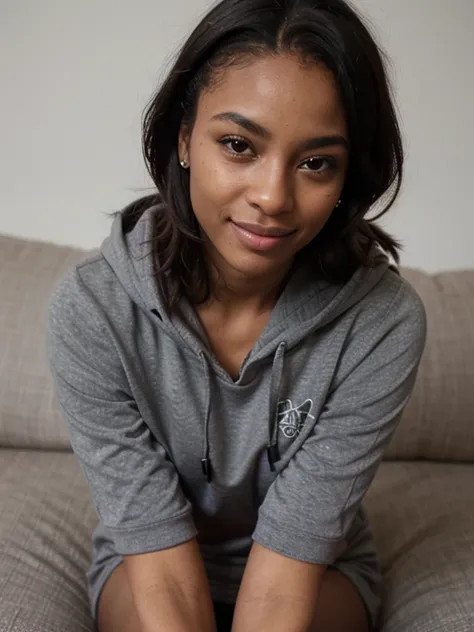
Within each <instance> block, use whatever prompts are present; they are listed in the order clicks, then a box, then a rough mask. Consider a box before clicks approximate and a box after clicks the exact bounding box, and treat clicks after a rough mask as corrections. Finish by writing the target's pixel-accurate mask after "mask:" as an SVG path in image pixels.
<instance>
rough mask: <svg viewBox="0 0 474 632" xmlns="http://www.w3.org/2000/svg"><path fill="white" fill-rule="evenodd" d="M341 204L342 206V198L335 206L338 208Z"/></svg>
mask: <svg viewBox="0 0 474 632" xmlns="http://www.w3.org/2000/svg"><path fill="white" fill-rule="evenodd" d="M339 206H341V200H339V202H338V203H337V204H336V206H335V207H334V208H338V207H339Z"/></svg>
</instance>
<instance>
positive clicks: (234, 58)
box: [122, 0, 404, 311]
mask: <svg viewBox="0 0 474 632" xmlns="http://www.w3.org/2000/svg"><path fill="white" fill-rule="evenodd" d="M285 53H286V54H292V55H296V56H297V57H298V58H299V59H300V60H301V61H302V63H310V64H311V63H315V64H322V65H324V66H325V67H326V68H327V69H329V70H330V71H331V72H332V74H333V76H334V77H335V80H336V85H337V87H338V90H339V93H340V98H341V102H342V104H343V107H344V111H345V116H346V121H347V129H348V135H349V144H350V155H349V164H348V171H347V177H346V180H345V184H344V189H343V192H342V197H341V204H340V206H339V207H338V208H336V209H335V210H334V211H333V213H332V214H331V216H330V218H329V219H328V221H327V222H326V224H325V225H324V227H323V229H322V230H321V231H320V232H319V234H318V235H317V236H316V237H315V238H314V239H313V240H312V241H311V242H310V244H308V245H307V246H306V247H305V248H304V249H303V251H301V252H300V253H298V256H300V257H304V256H307V257H309V258H311V259H312V261H313V263H314V274H315V275H318V276H319V277H320V278H324V279H326V280H328V281H329V282H332V283H344V282H346V281H347V280H348V279H349V278H350V276H351V275H352V274H353V273H354V272H355V270H356V269H357V268H358V267H359V266H360V265H367V266H369V267H372V266H374V265H376V263H377V258H376V259H374V258H371V256H370V254H369V252H370V251H371V247H372V245H373V243H374V242H377V243H378V244H379V245H380V247H381V248H382V249H383V250H384V251H385V252H386V253H388V254H390V255H391V256H392V257H393V259H394V260H395V262H396V263H399V260H400V258H399V254H398V250H399V249H401V248H402V246H401V243H400V242H399V241H397V240H396V239H395V238H393V237H392V236H390V235H389V234H388V233H387V232H385V231H384V230H383V229H382V228H381V227H380V226H377V225H376V224H375V221H376V220H377V219H379V218H380V217H381V216H382V215H384V214H385V213H386V212H387V211H388V210H389V208H390V207H391V206H392V204H393V202H394V201H395V199H396V197H397V195H398V193H399V190H400V185H401V179H402V171H403V157H404V156H403V145H402V139H401V134H400V128H399V124H398V121H397V116H396V112H395V107H394V103H393V98H392V93H391V87H390V83H389V79H388V76H387V68H386V63H387V60H386V57H385V54H384V53H383V51H382V50H381V49H380V48H379V46H378V45H377V43H376V42H375V40H374V38H373V36H372V35H371V33H370V31H369V29H368V27H367V26H366V25H365V23H364V21H363V20H362V18H361V17H360V16H359V15H358V14H357V12H356V11H355V9H354V8H352V7H351V6H350V5H349V4H348V3H347V2H345V1H344V0H222V1H221V2H219V3H218V4H217V5H216V6H214V7H213V8H212V9H211V10H210V11H209V12H208V13H207V14H206V15H205V16H204V17H203V18H202V20H201V21H200V23H199V24H198V25H197V27H196V28H195V29H194V31H193V32H192V33H191V35H190V36H189V37H188V39H187V40H186V42H185V43H184V45H183V46H182V48H181V50H180V52H179V54H178V55H177V58H176V61H175V63H174V65H173V67H172V68H171V70H170V72H169V73H168V75H167V77H166V79H165V80H164V82H163V83H162V85H161V86H160V87H159V89H158V91H157V93H156V94H155V96H154V97H153V98H152V100H151V101H150V103H149V104H148V106H147V108H146V111H145V113H144V117H143V138H142V141H143V153H144V158H145V161H146V165H147V168H148V171H149V173H150V175H151V177H152V179H153V182H154V184H155V186H156V189H157V192H156V193H155V194H152V195H150V196H147V197H145V198H141V199H140V200H137V201H136V202H134V203H132V204H130V205H129V206H128V207H127V208H126V209H125V210H124V211H122V213H123V216H124V223H125V226H126V230H127V229H131V227H132V226H133V225H134V224H135V223H136V221H137V219H138V218H139V217H140V216H141V214H142V213H143V212H144V210H145V209H146V208H147V207H149V206H150V205H152V204H155V203H161V210H160V212H159V213H157V216H156V217H157V221H156V234H155V236H154V238H153V242H152V254H153V260H154V269H155V273H156V278H157V282H158V284H159V286H160V290H161V293H162V295H163V298H164V301H165V305H166V308H167V309H168V310H169V311H172V310H173V309H174V308H175V307H176V305H177V302H178V300H179V297H180V296H182V295H186V296H187V297H188V298H189V300H190V301H191V302H194V303H200V302H203V301H205V300H206V299H207V298H208V296H209V279H208V269H207V264H206V261H205V259H204V256H203V245H202V243H203V242H202V238H201V235H200V228H199V225H198V222H197V219H196V217H195V215H194V212H193V209H192V205H191V199H190V190H189V189H190V187H189V178H190V176H189V172H188V171H187V170H185V169H183V168H182V167H181V166H180V164H179V156H178V136H179V131H180V127H181V124H186V125H187V126H189V129H190V130H191V131H192V128H193V124H194V122H195V119H196V112H197V104H198V100H199V96H200V94H201V92H202V91H203V90H206V89H210V88H212V87H213V86H214V85H215V84H216V82H218V80H219V78H220V77H221V76H222V73H223V72H224V71H225V69H227V68H229V67H231V66H233V65H236V64H242V63H243V64H245V63H246V62H248V61H249V59H250V60H251V59H252V58H255V57H258V56H261V55H268V54H271V55H278V54H285ZM376 202H380V203H381V206H382V209H381V211H380V212H379V213H378V214H377V215H376V216H374V217H371V218H366V217H365V216H366V215H367V213H368V211H369V210H370V209H372V208H373V207H374V204H375V203H376ZM127 227H128V228H127Z"/></svg>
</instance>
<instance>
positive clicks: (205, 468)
mask: <svg viewBox="0 0 474 632" xmlns="http://www.w3.org/2000/svg"><path fill="white" fill-rule="evenodd" d="M200 357H201V362H202V364H203V368H204V375H205V377H206V416H205V418H204V450H203V455H202V459H201V465H202V472H203V474H204V476H205V477H206V480H207V482H208V483H210V482H211V481H212V464H211V459H210V458H209V419H210V417H211V371H210V368H209V363H208V361H207V358H206V356H205V354H204V353H203V352H201V353H200Z"/></svg>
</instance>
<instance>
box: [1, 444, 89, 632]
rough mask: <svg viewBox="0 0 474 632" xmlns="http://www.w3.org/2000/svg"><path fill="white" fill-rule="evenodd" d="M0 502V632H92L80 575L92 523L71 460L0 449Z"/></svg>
mask: <svg viewBox="0 0 474 632" xmlns="http://www.w3.org/2000/svg"><path fill="white" fill-rule="evenodd" d="M0 498H1V499H2V503H1V506H0V542H1V543H2V546H1V547H0V629H1V630H12V631H13V630H14V631H15V632H32V631H33V630H35V631H38V632H65V631H66V630H67V631H68V632H76V631H81V632H82V631H83V632H88V631H90V630H92V629H93V628H92V621H91V618H90V615H89V610H88V608H89V606H88V596H87V585H86V577H85V571H86V570H87V567H88V565H89V560H90V554H91V551H90V549H91V535H92V531H93V529H94V527H95V525H96V524H97V520H98V518H97V514H96V512H95V509H94V508H93V505H92V503H91V501H90V496H89V492H88V488H87V484H86V482H85V479H84V477H83V475H82V473H81V471H80V468H79V466H78V464H77V460H76V458H75V456H74V455H73V454H71V453H67V452H47V451H44V452H42V451H36V450H6V449H1V450H0ZM2 626H5V627H2Z"/></svg>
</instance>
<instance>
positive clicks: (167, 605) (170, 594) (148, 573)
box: [124, 539, 216, 632]
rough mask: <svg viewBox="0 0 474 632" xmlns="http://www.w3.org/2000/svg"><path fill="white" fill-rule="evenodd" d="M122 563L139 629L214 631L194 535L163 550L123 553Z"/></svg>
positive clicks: (213, 621)
mask: <svg viewBox="0 0 474 632" xmlns="http://www.w3.org/2000/svg"><path fill="white" fill-rule="evenodd" d="M124 564H125V570H126V573H127V577H128V580H129V584H130V588H131V592H132V596H133V601H134V603H135V608H136V610H137V614H138V618H139V620H140V624H141V627H140V632H158V630H160V631H161V630H162V631H163V632H168V631H169V632H196V631H199V632H215V630H216V627H215V619H214V610H213V605H212V599H211V594H210V590H209V584H208V581H207V576H206V571H205V568H204V564H203V562H202V558H201V555H200V552H199V546H198V544H197V542H196V540H195V539H194V540H191V541H189V542H186V543H185V544H181V545H179V546H176V547H173V548H170V549H165V550H163V551H154V552H152V553H145V554H142V555H125V556H124ZM137 632H138V631H137Z"/></svg>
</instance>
